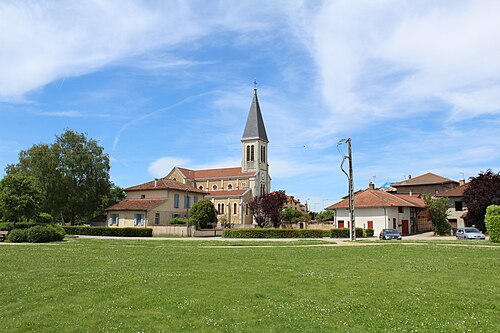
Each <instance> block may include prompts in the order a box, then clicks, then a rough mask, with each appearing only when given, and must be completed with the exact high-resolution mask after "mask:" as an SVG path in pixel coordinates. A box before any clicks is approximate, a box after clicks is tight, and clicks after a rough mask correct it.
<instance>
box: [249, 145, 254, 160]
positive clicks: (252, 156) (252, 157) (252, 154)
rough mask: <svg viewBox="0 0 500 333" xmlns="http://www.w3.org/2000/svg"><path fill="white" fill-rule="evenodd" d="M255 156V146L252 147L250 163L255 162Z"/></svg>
mask: <svg viewBox="0 0 500 333" xmlns="http://www.w3.org/2000/svg"><path fill="white" fill-rule="evenodd" d="M254 156H255V152H254V146H253V145H251V146H250V161H251V162H253V161H255V159H254Z"/></svg>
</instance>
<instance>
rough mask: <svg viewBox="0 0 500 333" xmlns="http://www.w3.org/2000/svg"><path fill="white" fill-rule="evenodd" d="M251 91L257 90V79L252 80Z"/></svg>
mask: <svg viewBox="0 0 500 333" xmlns="http://www.w3.org/2000/svg"><path fill="white" fill-rule="evenodd" d="M253 90H257V79H256V78H255V79H253Z"/></svg>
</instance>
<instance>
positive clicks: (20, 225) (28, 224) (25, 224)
mask: <svg viewBox="0 0 500 333" xmlns="http://www.w3.org/2000/svg"><path fill="white" fill-rule="evenodd" d="M35 225H36V223H34V222H17V223H16V225H15V226H14V227H15V228H16V229H29V228H31V227H34V226H35Z"/></svg>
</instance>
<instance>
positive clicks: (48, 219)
mask: <svg viewBox="0 0 500 333" xmlns="http://www.w3.org/2000/svg"><path fill="white" fill-rule="evenodd" d="M35 221H36V222H37V223H40V224H49V223H52V222H54V219H53V218H52V215H50V214H49V213H40V214H38V216H37V217H36V218H35Z"/></svg>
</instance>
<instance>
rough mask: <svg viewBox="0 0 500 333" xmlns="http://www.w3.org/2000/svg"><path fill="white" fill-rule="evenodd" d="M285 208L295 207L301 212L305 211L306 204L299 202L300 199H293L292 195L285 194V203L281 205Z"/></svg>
mask: <svg viewBox="0 0 500 333" xmlns="http://www.w3.org/2000/svg"><path fill="white" fill-rule="evenodd" d="M285 208H291V209H295V210H297V211H299V212H301V213H303V214H304V213H307V207H306V205H304V204H302V203H300V200H299V199H295V197H294V196H293V195H287V196H286V203H285V206H284V207H283V209H285Z"/></svg>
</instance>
